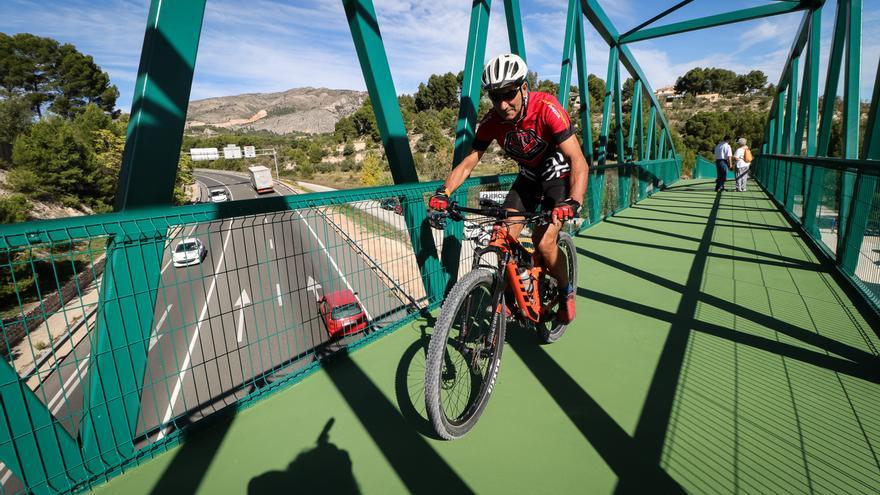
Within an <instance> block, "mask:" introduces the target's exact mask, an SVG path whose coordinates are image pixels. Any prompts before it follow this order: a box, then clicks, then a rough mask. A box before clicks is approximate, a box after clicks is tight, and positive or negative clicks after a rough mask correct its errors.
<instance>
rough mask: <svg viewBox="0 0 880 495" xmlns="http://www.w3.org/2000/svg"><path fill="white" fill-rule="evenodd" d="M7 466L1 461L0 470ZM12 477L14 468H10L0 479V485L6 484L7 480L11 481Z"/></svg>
mask: <svg viewBox="0 0 880 495" xmlns="http://www.w3.org/2000/svg"><path fill="white" fill-rule="evenodd" d="M5 467H6V464H3V463H2V462H0V470H2V469H3V468H5ZM11 477H12V470H11V469H10V470H8V471H7V472H6V474H4V475H3V478H2V479H0V485H5V484H6V482H7V481H9V478H11Z"/></svg>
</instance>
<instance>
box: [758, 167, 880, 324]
mask: <svg viewBox="0 0 880 495" xmlns="http://www.w3.org/2000/svg"><path fill="white" fill-rule="evenodd" d="M752 168H753V170H755V172H754V174H755V175H754V177H755V178H756V179H757V180H758V181H759V182H760V183H761V185H762V186H763V187H764V188H765V189H766V190H767V192H768V193H769V194H770V195H771V197H772V198H773V199H774V201H776V202H777V203H778V204H779V205H780V207H782V208H783V210H784V211H785V213H786V214H787V215H788V217H789V218H790V219H791V220H792V221H793V222H795V223H796V224H799V225H801V226H802V227H803V228H804V230H805V231H806V233H807V234H808V237H809V239H811V240H812V241H813V243H814V244H815V245H816V246H818V248H819V250H820V251H821V252H822V253H823V254H824V256H826V257H827V258H828V259H829V260H831V261H832V262H833V263H834V265H835V266H836V267H837V268H838V269H839V271H840V272H841V273H842V274H843V275H844V276H845V278H846V279H848V280H849V281H850V282H852V284H853V285H854V286H855V287H856V288H857V289H859V291H860V292H861V293H862V294H863V295H864V296H865V298H866V299H867V301H868V302H869V303H870V304H871V305H872V306H873V307H874V309H875V310H876V311H880V186H878V184H880V179H878V177H880V162H877V161H875V160H844V159H836V158H810V157H798V156H786V155H771V154H766V155H761V156H759V157H758V158H757V159H756V160H755V166H753V167H752Z"/></svg>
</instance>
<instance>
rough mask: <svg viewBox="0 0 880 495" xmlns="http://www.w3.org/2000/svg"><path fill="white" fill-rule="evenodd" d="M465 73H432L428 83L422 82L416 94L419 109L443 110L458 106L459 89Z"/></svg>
mask: <svg viewBox="0 0 880 495" xmlns="http://www.w3.org/2000/svg"><path fill="white" fill-rule="evenodd" d="M462 78H463V73H461V72H459V73H458V75H455V74H453V73H452V72H447V73H446V74H441V75H438V74H431V76H430V77H428V84H425V83H420V84H419V89H418V91H416V94H415V95H414V97H415V100H414V103H415V108H416V110H418V111H424V110H429V109H433V110H441V109H443V108H453V107H457V106H458V98H459V90H460V88H461V81H462Z"/></svg>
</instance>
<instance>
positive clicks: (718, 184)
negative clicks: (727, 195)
mask: <svg viewBox="0 0 880 495" xmlns="http://www.w3.org/2000/svg"><path fill="white" fill-rule="evenodd" d="M715 173H716V174H717V177H716V179H715V190H716V191H722V190H724V182H726V181H727V165H726V164H725V162H724V160H715Z"/></svg>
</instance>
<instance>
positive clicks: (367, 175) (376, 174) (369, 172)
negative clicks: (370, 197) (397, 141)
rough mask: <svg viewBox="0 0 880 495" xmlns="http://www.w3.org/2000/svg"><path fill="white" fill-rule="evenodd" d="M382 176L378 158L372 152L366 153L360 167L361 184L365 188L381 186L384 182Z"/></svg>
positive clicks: (380, 163) (382, 172)
mask: <svg viewBox="0 0 880 495" xmlns="http://www.w3.org/2000/svg"><path fill="white" fill-rule="evenodd" d="M384 175H385V174H384V171H383V170H382V162H381V161H380V160H379V157H378V156H376V154H375V153H373V152H372V151H371V152H369V153H367V155H366V156H365V157H364V162H363V164H362V165H361V184H363V185H365V186H367V187H370V186H378V185H381V184H382V183H383V182H384V178H385V177H384Z"/></svg>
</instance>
